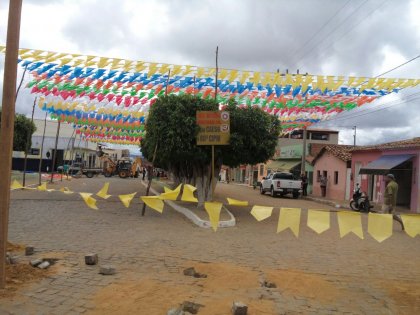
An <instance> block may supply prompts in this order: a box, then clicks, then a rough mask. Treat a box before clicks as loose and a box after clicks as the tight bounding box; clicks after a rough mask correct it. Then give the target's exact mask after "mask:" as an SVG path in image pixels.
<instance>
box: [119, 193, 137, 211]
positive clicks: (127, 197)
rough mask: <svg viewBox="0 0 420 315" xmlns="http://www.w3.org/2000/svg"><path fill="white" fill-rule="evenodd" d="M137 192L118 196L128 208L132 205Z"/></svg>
mask: <svg viewBox="0 0 420 315" xmlns="http://www.w3.org/2000/svg"><path fill="white" fill-rule="evenodd" d="M136 194H137V193H132V194H128V195H119V196H118V198H120V200H121V202H122V203H123V205H124V206H125V207H126V208H128V207H130V203H131V200H133V198H134V196H135V195H136Z"/></svg>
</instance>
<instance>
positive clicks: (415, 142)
mask: <svg viewBox="0 0 420 315" xmlns="http://www.w3.org/2000/svg"><path fill="white" fill-rule="evenodd" d="M408 148H420V137H416V138H412V139H407V140H401V141H393V142H387V143H382V144H377V145H371V146H363V147H357V148H355V149H354V151H366V150H395V149H408Z"/></svg>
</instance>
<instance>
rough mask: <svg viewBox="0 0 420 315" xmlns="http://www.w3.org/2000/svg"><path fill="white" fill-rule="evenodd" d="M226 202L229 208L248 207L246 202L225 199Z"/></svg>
mask: <svg viewBox="0 0 420 315" xmlns="http://www.w3.org/2000/svg"><path fill="white" fill-rule="evenodd" d="M226 199H227V201H228V204H229V205H231V206H242V207H244V206H247V205H248V201H241V200H236V199H232V198H226Z"/></svg>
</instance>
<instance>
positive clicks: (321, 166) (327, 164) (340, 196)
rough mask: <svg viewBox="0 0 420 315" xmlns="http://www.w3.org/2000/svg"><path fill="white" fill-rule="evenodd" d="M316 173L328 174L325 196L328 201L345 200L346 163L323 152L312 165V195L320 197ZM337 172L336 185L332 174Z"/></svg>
mask: <svg viewBox="0 0 420 315" xmlns="http://www.w3.org/2000/svg"><path fill="white" fill-rule="evenodd" d="M318 171H320V172H321V174H322V173H323V171H327V172H328V182H327V195H326V198H328V199H336V200H345V197H346V189H348V188H347V187H346V178H347V163H346V162H344V161H342V160H340V159H339V158H337V157H335V156H334V155H332V154H330V153H328V152H325V153H324V154H323V155H322V156H321V157H320V158H319V159H318V160H317V161H316V162H315V165H314V173H313V180H314V185H313V195H315V196H322V194H321V186H320V185H319V182H317V173H318ZM335 171H338V183H337V184H335V183H334V172H335Z"/></svg>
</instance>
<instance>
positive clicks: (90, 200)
mask: <svg viewBox="0 0 420 315" xmlns="http://www.w3.org/2000/svg"><path fill="white" fill-rule="evenodd" d="M79 194H80V196H82V198H83V200H84V201H85V203H86V205H87V206H88V207H89V208H91V209H94V210H98V207H97V206H96V199H95V198H92V197H91V196H92V194H90V193H79Z"/></svg>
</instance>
